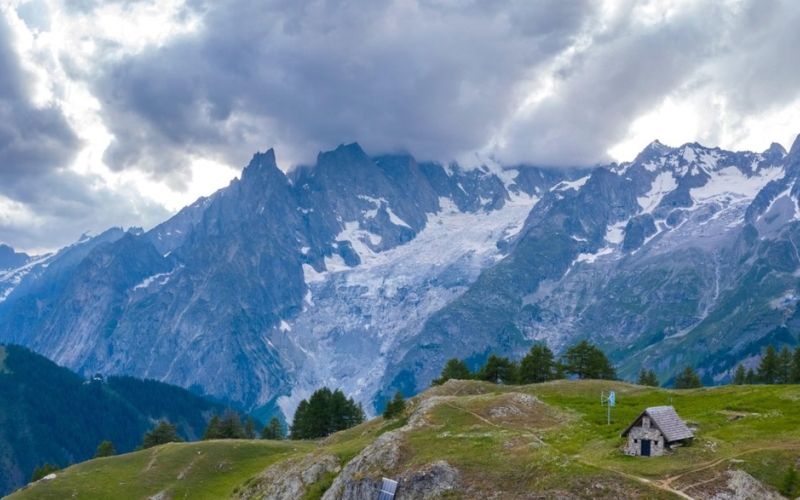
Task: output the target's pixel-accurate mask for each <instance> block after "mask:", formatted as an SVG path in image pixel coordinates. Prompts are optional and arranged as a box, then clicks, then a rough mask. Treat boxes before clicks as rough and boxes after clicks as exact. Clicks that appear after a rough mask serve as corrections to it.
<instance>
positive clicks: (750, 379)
mask: <svg viewBox="0 0 800 500" xmlns="http://www.w3.org/2000/svg"><path fill="white" fill-rule="evenodd" d="M757 381H758V380H757V377H756V373H755V372H754V371H753V369H752V368H748V369H747V375H745V377H744V383H745V384H747V385H753V384H755V383H756V382H757Z"/></svg>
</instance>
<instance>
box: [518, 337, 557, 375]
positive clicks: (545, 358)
mask: <svg viewBox="0 0 800 500" xmlns="http://www.w3.org/2000/svg"><path fill="white" fill-rule="evenodd" d="M557 376H558V370H557V368H556V362H555V357H554V356H553V351H551V350H550V349H549V348H548V347H547V346H546V345H544V344H534V345H533V347H531V350H530V351H529V352H528V354H526V355H525V357H524V358H522V361H521V362H520V366H519V381H520V383H522V384H536V383H539V382H547V381H548V380H554V379H555V378H556V377H557Z"/></svg>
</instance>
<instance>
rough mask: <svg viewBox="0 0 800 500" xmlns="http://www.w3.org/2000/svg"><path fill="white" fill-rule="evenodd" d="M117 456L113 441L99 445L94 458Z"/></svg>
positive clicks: (106, 441)
mask: <svg viewBox="0 0 800 500" xmlns="http://www.w3.org/2000/svg"><path fill="white" fill-rule="evenodd" d="M116 454H117V450H115V449H114V444H113V443H112V442H111V441H108V440H105V441H102V442H101V443H100V444H99V445H97V451H95V452H94V458H100V457H112V456H114V455H116Z"/></svg>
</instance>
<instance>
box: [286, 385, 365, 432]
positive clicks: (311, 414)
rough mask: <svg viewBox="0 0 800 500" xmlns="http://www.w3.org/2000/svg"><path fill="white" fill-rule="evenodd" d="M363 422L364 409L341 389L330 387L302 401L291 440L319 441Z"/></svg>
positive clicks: (293, 426) (294, 422)
mask: <svg viewBox="0 0 800 500" xmlns="http://www.w3.org/2000/svg"><path fill="white" fill-rule="evenodd" d="M363 421H364V410H363V409H362V408H361V405H359V404H356V402H355V401H353V399H352V398H350V399H348V398H346V397H345V395H344V393H343V392H342V391H341V390H338V389H337V390H336V391H333V392H331V390H330V389H328V388H327V387H323V388H322V389H318V390H316V391H315V392H314V393H313V394H312V395H311V397H310V398H309V399H308V400H305V399H304V400H302V401H301V402H300V405H298V407H297V410H296V411H295V413H294V420H293V421H292V432H291V437H292V439H316V438H320V437H325V436H327V435H329V434H332V433H334V432H337V431H340V430H343V429H347V428H350V427H353V426H354V425H358V424H360V423H361V422H363Z"/></svg>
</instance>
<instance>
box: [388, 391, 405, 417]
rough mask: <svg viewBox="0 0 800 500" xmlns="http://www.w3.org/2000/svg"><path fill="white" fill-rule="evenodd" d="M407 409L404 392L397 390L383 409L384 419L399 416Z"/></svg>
mask: <svg viewBox="0 0 800 500" xmlns="http://www.w3.org/2000/svg"><path fill="white" fill-rule="evenodd" d="M405 410H406V401H405V399H403V394H402V393H401V392H400V391H397V392H396V393H395V394H394V398H392V400H391V401H389V402H388V403H387V404H386V409H385V410H383V418H384V420H389V419H391V418H394V417H399V416H400V415H402V414H403V412H404V411H405Z"/></svg>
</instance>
